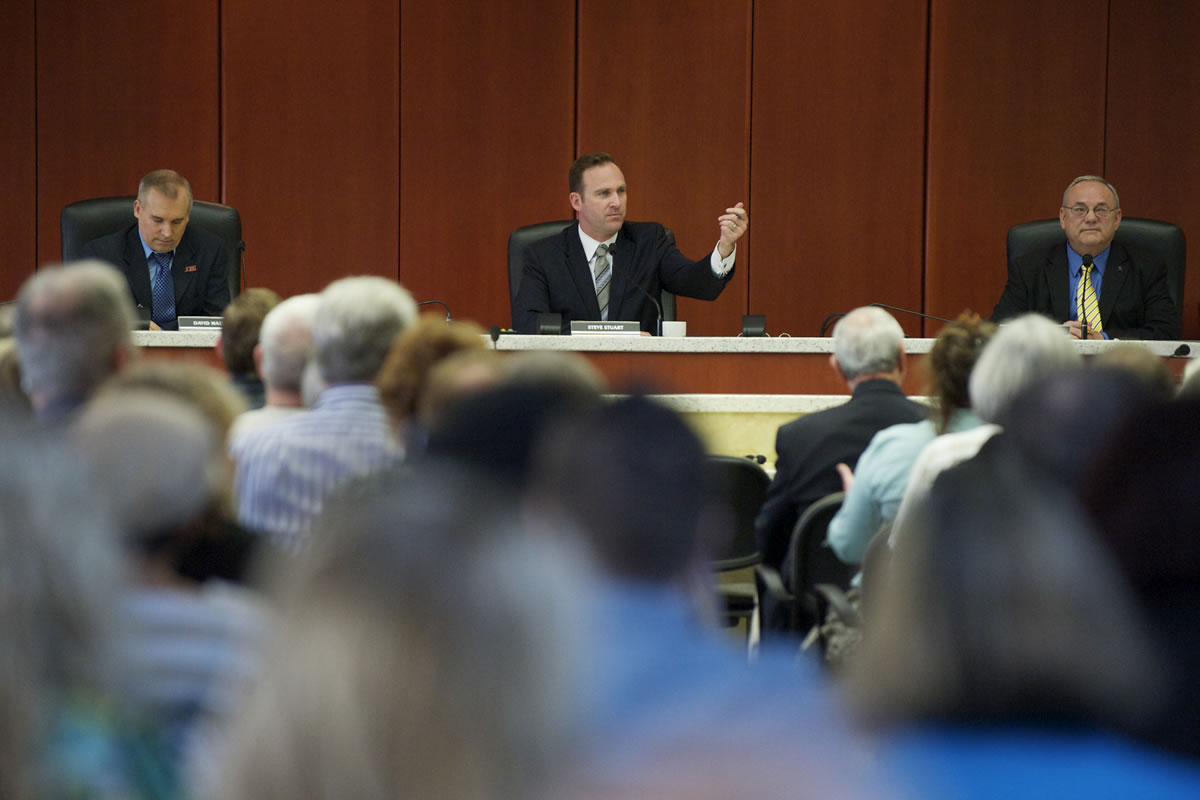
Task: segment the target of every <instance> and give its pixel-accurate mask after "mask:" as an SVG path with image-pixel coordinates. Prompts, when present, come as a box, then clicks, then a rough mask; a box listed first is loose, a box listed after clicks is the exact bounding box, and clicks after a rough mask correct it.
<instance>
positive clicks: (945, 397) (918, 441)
mask: <svg viewBox="0 0 1200 800" xmlns="http://www.w3.org/2000/svg"><path fill="white" fill-rule="evenodd" d="M995 330H996V326H995V325H992V324H991V323H989V322H983V321H981V320H980V319H979V318H978V317H977V316H976V317H974V318H967V319H960V320H959V321H957V322H952V323H950V324H949V325H947V326H946V327H945V328H942V331H941V333H939V334H938V337H937V340H936V341H935V342H934V343H933V348H932V349H931V350H930V351H929V357H928V358H927V359H926V360H925V364H927V365H928V370H929V393H930V394H931V395H932V396H933V397H934V399H935V401H936V404H935V406H934V410H933V418H932V419H927V420H921V421H920V422H908V423H903V424H900V425H893V426H891V427H890V428H884V429H883V430H881V431H880V432H879V433H877V434H875V436H874V438H872V439H871V443H870V444H869V445H867V449H866V450H864V451H863V454H862V455H861V456H860V457H859V459H858V467H857V469H855V470H851V469H850V467H849V466H848V465H846V464H838V465H837V467H838V472H839V473H840V474H841V476H842V484H843V488H844V489H845V492H846V498H845V500H844V501H843V502H842V507H841V508H840V509H839V510H838V512H837V513H836V514H835V515H834V517H833V519H832V520H831V521H830V523H829V532H828V534H827V540H828V542H829V546H830V547H831V548H833V552H835V553H837V556H838V558H840V559H842V560H843V561H845V562H846V563H848V564H861V563H862V560H863V555H864V554H865V553H866V550H867V544H868V543H869V542H870V541H871V539H872V537H874V536H875V535H876V534H877V533H878V532H879V530H880V528H882V527H883V526H885V525H890V524H891V522H892V520H893V519H895V518H896V509H898V508H899V507H900V498H901V497H903V496H904V487H905V485H906V484H907V483H908V473H909V470H911V469H912V465H913V462H914V461H916V460H917V456H918V455H919V454H920V452H921V449H922V448H923V447H925V445H927V444H929V443H930V442H931V441H933V440H934V438H935V437H937V436H940V435H941V434H943V433H957V432H959V431H965V430H969V429H970V428H974V427H976V426H977V425H979V424H980V420H979V417H978V416H977V415H976V414H975V412H974V411H972V410H971V397H970V394H969V392H968V389H967V381H968V380H969V379H970V377H971V370H972V369H973V368H974V366H975V360H976V359H977V358H978V357H979V353H980V352H981V351H982V350H983V346H984V344H986V343H987V342H988V340H989V339H991V337H992V334H993V333H995Z"/></svg>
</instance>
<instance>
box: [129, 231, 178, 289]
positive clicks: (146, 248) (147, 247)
mask: <svg viewBox="0 0 1200 800" xmlns="http://www.w3.org/2000/svg"><path fill="white" fill-rule="evenodd" d="M138 241H139V242H141V243H142V252H143V253H145V254H146V265H147V267H149V269H150V285H151V286H153V285H154V262H153V261H151V260H150V254H151V253H154V252H157V251H156V250H154V249H153V248H152V247H150V245H148V244H146V240H145V239H143V238H142V234H141V233H138ZM162 255H164V256H166V257H167V269H170V268H171V265H172V264H174V263H175V251H174V250H172V251H171V252H169V253H162Z"/></svg>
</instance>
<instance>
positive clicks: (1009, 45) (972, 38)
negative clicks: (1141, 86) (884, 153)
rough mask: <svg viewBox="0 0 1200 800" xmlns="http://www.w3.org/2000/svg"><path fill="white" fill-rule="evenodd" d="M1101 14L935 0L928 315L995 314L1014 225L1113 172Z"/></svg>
mask: <svg viewBox="0 0 1200 800" xmlns="http://www.w3.org/2000/svg"><path fill="white" fill-rule="evenodd" d="M1103 8H1104V7H1103V5H1101V6H1100V7H1099V8H1098V9H1097V11H1098V12H1099V13H1080V9H1079V8H1078V7H1075V6H1072V5H1070V4H1068V3H1043V2H1040V0H1019V2H1013V3H999V4H995V3H993V4H983V3H977V2H973V0H932V2H931V20H930V47H929V151H928V158H929V185H928V228H927V230H928V241H927V243H926V274H925V310H926V311H928V312H929V313H931V314H937V315H939V316H953V315H955V314H957V313H958V312H959V311H962V310H963V309H964V308H970V309H973V310H975V311H978V312H980V313H981V314H983V315H985V316H990V315H991V313H992V308H993V307H994V306H995V304H996V301H997V300H999V299H1000V293H1001V291H1002V290H1003V288H1004V283H1005V279H1006V275H1007V267H1006V260H1005V251H1004V237H1005V233H1006V232H1007V230H1008V229H1009V228H1010V227H1011V226H1013V225H1015V224H1017V223H1020V222H1027V221H1029V220H1032V219H1041V218H1044V217H1053V216H1057V214H1058V207H1059V205H1060V204H1061V198H1062V191H1063V189H1064V188H1065V187H1066V185H1067V184H1068V183H1070V181H1071V179H1072V178H1074V177H1075V176H1077V175H1084V174H1089V173H1098V172H1100V171H1102V170H1103V166H1104V63H1105V50H1104V44H1105V35H1106V24H1107V22H1106V19H1105V16H1104V13H1103ZM931 332H932V331H931Z"/></svg>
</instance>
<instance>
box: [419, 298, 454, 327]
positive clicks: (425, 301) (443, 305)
mask: <svg viewBox="0 0 1200 800" xmlns="http://www.w3.org/2000/svg"><path fill="white" fill-rule="evenodd" d="M434 303H437V304H438V305H439V306H441V307H442V308H444V309H446V322H449V321H450V306H448V305H446V304H445V303H444V302H442V301H441V300H422V301H421V302H420V303H417V305H418V306H428V305H432V304H434Z"/></svg>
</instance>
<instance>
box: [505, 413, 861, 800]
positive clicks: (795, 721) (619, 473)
mask: <svg viewBox="0 0 1200 800" xmlns="http://www.w3.org/2000/svg"><path fill="white" fill-rule="evenodd" d="M542 443H543V444H542V447H541V448H539V453H538V456H537V458H536V461H535V470H534V481H533V483H532V486H531V490H530V492H529V494H528V496H529V498H530V499H529V504H530V512H529V514H530V519H531V520H534V521H535V522H534V525H535V529H538V530H545V531H549V532H552V533H555V532H556V533H557V535H562V534H563V532H564V531H572V530H573V531H575V532H576V533H577V535H578V537H579V538H580V540H581V541H583V542H584V543H585V545H586V546H587V548H588V550H589V551H590V552H591V553H592V554H593V556H594V558H595V560H596V562H597V566H598V570H599V572H600V576H599V578H598V582H597V585H596V586H595V587H594V588H593V589H592V590H591V591H590V592H589V593H588V608H589V609H590V615H591V616H590V620H589V622H588V624H587V631H588V639H587V641H586V642H585V648H586V649H585V651H584V653H585V655H584V658H583V659H582V664H583V671H582V672H581V674H580V677H579V682H578V685H577V687H576V697H577V702H578V703H579V705H580V708H581V711H582V713H583V722H582V724H583V725H584V730H585V734H586V735H587V737H588V739H587V747H588V749H587V753H588V763H587V765H586V768H585V770H584V771H585V772H586V774H587V777H588V780H589V781H595V782H598V783H599V784H602V785H607V786H609V787H611V788H612V789H613V790H614V791H620V790H621V788H622V787H628V786H630V785H635V786H636V785H639V782H640V781H643V780H649V779H650V776H652V775H659V773H658V767H659V764H660V763H661V759H663V758H670V757H671V756H672V754H675V755H677V754H678V753H680V752H700V751H704V752H712V751H714V750H716V751H720V752H722V753H723V757H724V758H726V759H728V760H729V762H730V763H743V761H744V756H745V757H751V756H753V757H755V758H762V757H765V758H767V759H768V760H770V761H772V762H774V763H777V764H778V763H782V764H786V765H789V767H791V768H792V769H794V770H795V773H794V774H795V775H796V777H797V780H798V781H799V780H801V779H802V778H801V776H803V779H805V780H807V779H812V780H813V781H814V782H815V783H816V784H818V785H824V784H825V783H826V782H827V779H828V778H829V777H830V776H837V777H838V778H839V781H841V779H842V778H843V776H842V775H841V774H840V773H839V772H838V770H839V768H841V767H845V766H846V765H847V764H848V762H849V758H850V755H849V750H850V747H851V746H850V743H849V740H848V738H846V737H845V733H844V731H842V730H841V728H840V727H839V724H838V720H837V717H836V715H835V714H834V713H833V711H832V708H831V707H830V706H829V705H828V702H827V698H825V697H824V696H823V694H822V692H821V691H820V690H819V689H818V688H817V687H816V684H815V682H814V681H815V679H814V674H815V673H813V672H811V671H809V670H806V669H804V668H803V665H800V664H797V663H796V662H795V661H794V660H793V658H792V657H791V655H787V656H782V655H781V654H779V653H777V652H775V651H773V650H770V649H764V650H763V651H761V652H760V656H759V659H758V661H757V662H756V663H754V664H750V663H748V662H747V658H746V655H745V653H744V652H742V653H739V652H738V650H737V649H736V648H735V647H734V646H733V645H732V643H731V642H728V641H726V640H725V639H723V638H721V636H720V633H719V632H718V631H716V630H715V629H712V628H711V627H709V626H707V625H705V624H704V622H703V619H704V616H705V611H704V609H700V608H697V606H696V604H695V602H694V598H693V596H692V594H691V588H692V585H693V582H694V576H695V575H696V574H698V573H702V572H707V571H708V569H709V567H708V562H707V554H708V553H710V552H711V543H712V542H714V541H716V540H717V539H719V538H722V537H724V536H725V535H726V533H727V532H726V531H724V530H718V529H717V524H718V520H719V519H722V517H721V516H720V515H718V514H714V513H713V511H714V509H713V508H711V507H710V506H709V504H708V502H707V494H706V485H707V484H706V480H705V477H706V470H705V455H704V451H703V448H702V446H701V444H700V442H699V440H698V439H697V438H696V436H695V434H693V433H692V432H691V431H690V430H689V429H688V427H687V426H686V424H685V423H684V422H683V421H682V420H681V419H680V418H679V417H678V416H677V415H676V414H674V413H673V412H671V411H670V410H668V409H666V408H664V407H661V406H658V405H657V404H655V403H653V402H651V401H650V400H647V399H645V398H643V397H638V396H634V397H632V398H629V399H624V400H618V401H615V402H612V403H609V404H606V405H602V406H599V407H597V408H595V409H594V410H593V411H591V412H590V413H583V414H580V415H576V416H574V417H568V418H560V420H559V421H558V422H557V423H555V424H554V425H553V426H552V427H550V428H547V429H545V432H544V434H543V436H542ZM709 595H710V597H709V605H710V606H711V605H712V603H713V602H714V600H713V598H712V589H711V583H710V590H709ZM776 759H782V761H776ZM847 775H849V773H848V772H847ZM660 777H662V776H660Z"/></svg>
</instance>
